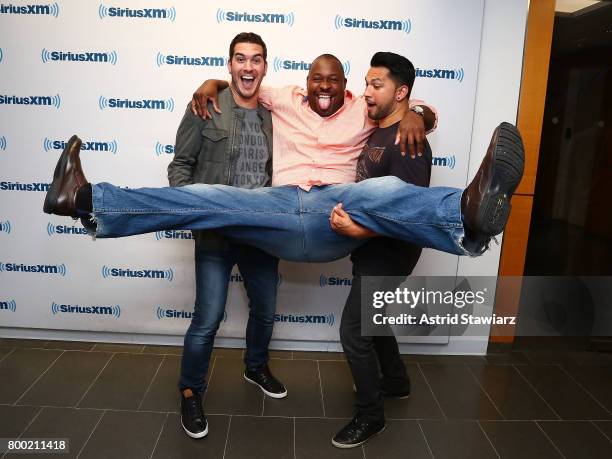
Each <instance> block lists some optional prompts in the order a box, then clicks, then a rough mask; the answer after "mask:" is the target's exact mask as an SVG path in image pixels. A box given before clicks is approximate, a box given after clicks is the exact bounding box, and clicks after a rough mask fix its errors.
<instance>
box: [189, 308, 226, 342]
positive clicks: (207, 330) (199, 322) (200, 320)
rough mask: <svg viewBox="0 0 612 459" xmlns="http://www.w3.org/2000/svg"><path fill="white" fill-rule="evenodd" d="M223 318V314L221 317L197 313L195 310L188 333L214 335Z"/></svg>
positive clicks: (201, 335)
mask: <svg viewBox="0 0 612 459" xmlns="http://www.w3.org/2000/svg"><path fill="white" fill-rule="evenodd" d="M222 320H223V315H221V317H211V316H210V315H206V314H196V313H195V312H194V314H193V316H192V318H191V324H190V325H189V329H188V330H187V334H188V335H192V336H200V337H203V336H214V335H215V333H217V330H218V329H219V325H220V324H221V321H222Z"/></svg>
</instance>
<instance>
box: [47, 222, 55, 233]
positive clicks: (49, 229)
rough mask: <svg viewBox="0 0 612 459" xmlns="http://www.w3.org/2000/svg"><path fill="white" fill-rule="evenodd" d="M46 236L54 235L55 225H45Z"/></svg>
mask: <svg viewBox="0 0 612 459" xmlns="http://www.w3.org/2000/svg"><path fill="white" fill-rule="evenodd" d="M47 234H48V235H49V236H53V235H54V234H55V225H52V224H51V222H49V223H47Z"/></svg>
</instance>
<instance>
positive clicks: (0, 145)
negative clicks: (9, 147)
mask: <svg viewBox="0 0 612 459" xmlns="http://www.w3.org/2000/svg"><path fill="white" fill-rule="evenodd" d="M0 150H6V137H4V136H3V135H0Z"/></svg>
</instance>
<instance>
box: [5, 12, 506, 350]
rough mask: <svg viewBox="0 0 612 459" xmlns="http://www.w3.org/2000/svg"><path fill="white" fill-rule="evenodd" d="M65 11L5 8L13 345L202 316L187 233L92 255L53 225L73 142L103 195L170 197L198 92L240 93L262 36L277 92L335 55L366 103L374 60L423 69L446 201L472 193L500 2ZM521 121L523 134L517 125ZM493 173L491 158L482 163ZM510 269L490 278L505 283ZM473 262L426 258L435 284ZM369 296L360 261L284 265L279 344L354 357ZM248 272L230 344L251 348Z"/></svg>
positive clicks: (230, 313) (233, 302) (174, 329)
mask: <svg viewBox="0 0 612 459" xmlns="http://www.w3.org/2000/svg"><path fill="white" fill-rule="evenodd" d="M372 5H373V4H372V2H370V1H361V0H360V1H352V2H334V3H333V4H330V2H329V1H323V0H309V1H306V0H303V1H291V2H287V1H258V2H250V1H246V0H243V1H241V0H235V1H217V2H192V1H187V0H174V1H172V0H148V1H138V0H131V1H121V2H107V1H103V2H100V1H93V0H87V1H80V2H75V1H57V2H53V3H40V4H34V3H26V2H24V1H19V0H15V1H13V2H10V3H4V2H2V3H0V30H1V32H0V82H1V93H0V116H1V120H2V123H1V125H0V247H1V251H0V323H1V324H2V325H3V326H5V327H24V328H39V329H48V330H52V329H55V330H58V329H61V330H83V331H85V330H88V331H102V332H104V331H113V332H126V333H130V334H134V333H147V334H158V335H160V334H161V335H177V336H178V335H182V334H183V333H184V331H185V329H186V327H187V326H188V323H189V318H190V316H191V310H192V304H193V299H194V275H193V241H192V239H191V235H190V233H189V232H186V231H167V232H158V233H156V234H150V235H143V236H138V237H130V238H126V239H122V240H99V241H95V242H94V241H92V240H91V239H90V238H89V237H88V236H86V235H85V232H84V230H83V229H82V228H81V227H80V226H73V225H72V223H71V221H70V220H68V219H65V218H56V217H53V216H47V215H45V214H43V213H42V211H41V208H42V202H43V197H44V192H45V191H46V189H47V188H48V186H49V180H50V177H51V173H52V170H53V167H54V164H55V162H56V160H57V158H58V155H59V154H60V152H61V150H62V148H63V147H64V141H65V140H66V139H67V138H69V137H70V135H71V134H73V133H77V134H79V135H80V137H81V138H82V139H83V140H84V143H83V153H82V161H83V163H84V166H85V170H86V171H87V172H88V179H89V180H90V181H93V182H96V181H103V180H104V181H112V182H113V183H116V184H118V185H121V186H130V187H137V186H164V185H166V184H167V179H166V166H167V165H168V163H169V162H170V161H171V160H172V155H173V151H174V146H173V143H174V136H175V131H176V129H177V127H178V124H179V121H180V119H181V116H182V114H183V111H184V108H185V106H186V104H187V102H188V100H189V99H190V94H191V93H192V92H193V90H194V88H195V87H197V86H198V85H199V84H200V82H201V81H202V80H203V79H205V78H227V77H228V73H227V69H226V63H227V55H228V45H229V42H230V41H231V39H232V37H233V36H234V35H236V34H237V33H238V32H241V31H255V32H257V33H259V34H261V35H262V37H263V38H264V40H265V41H266V43H267V45H268V54H269V57H268V65H269V67H268V75H267V77H266V79H265V81H264V83H265V84H268V85H285V84H300V85H304V84H305V79H306V74H307V71H308V68H309V62H310V61H311V60H312V59H313V58H314V57H316V56H317V55H319V54H321V53H323V52H331V53H334V54H336V55H337V56H338V57H339V58H340V60H341V61H342V62H343V64H344V68H345V71H346V74H347V77H348V88H349V89H351V90H353V91H354V92H356V93H361V91H362V90H363V86H364V84H363V77H364V75H365V73H366V71H367V68H368V62H369V58H370V57H371V55H372V54H373V53H374V52H375V51H378V50H390V51H395V52H399V53H401V54H404V55H406V56H408V57H409V58H410V59H411V60H412V61H413V63H414V64H415V67H416V68H417V80H416V83H415V88H414V91H413V97H415V98H421V99H425V100H427V101H428V102H429V103H430V104H433V105H434V106H436V107H437V109H438V111H439V113H440V124H439V127H438V129H437V131H436V132H435V133H434V134H433V135H431V136H429V140H430V142H431V144H432V147H433V151H434V168H433V185H449V186H457V187H463V186H465V183H466V179H467V175H468V166H469V163H470V161H469V159H470V145H471V136H472V130H473V126H472V124H473V119H474V107H475V94H476V87H477V78H478V69H479V53H480V48H481V33H482V30H481V29H482V24H483V10H484V0H462V1H461V7H458V5H457V2H456V1H455V0H436V1H425V0H422V1H419V0H411V1H405V0H395V1H393V0H381V1H378V2H376V7H375V8H374V7H373V6H372ZM511 121H512V120H511ZM475 154H476V155H479V156H482V155H483V154H484V150H482V151H479V152H477V153H475ZM497 261H498V260H497V257H493V258H491V259H489V260H487V261H484V262H483V263H488V265H487V268H486V269H485V273H487V274H493V275H495V274H496V272H497ZM457 270H458V260H457V257H455V256H450V255H446V254H440V253H435V252H432V251H426V252H425V253H424V255H423V257H422V259H421V261H420V263H419V266H418V269H417V273H418V274H424V275H425V274H428V275H430V274H437V275H455V274H456V273H457ZM350 283H351V276H350V264H349V262H348V261H347V260H342V261H340V262H336V263H330V264H321V265H306V264H293V263H282V265H281V277H280V279H279V285H280V289H279V297H278V314H277V316H276V319H277V323H276V327H275V332H274V337H275V339H277V340H315V341H321V342H324V341H337V340H338V325H339V320H340V311H341V309H342V306H343V303H344V300H345V298H346V294H347V292H348V288H349V286H350ZM246 316H247V307H246V296H245V293H244V289H243V286H242V277H241V275H240V273H239V272H238V271H234V273H233V275H232V279H231V288H230V294H229V298H228V307H227V313H226V317H225V320H224V322H223V324H222V327H221V329H220V332H219V336H224V337H235V338H240V337H242V336H244V324H245V320H246Z"/></svg>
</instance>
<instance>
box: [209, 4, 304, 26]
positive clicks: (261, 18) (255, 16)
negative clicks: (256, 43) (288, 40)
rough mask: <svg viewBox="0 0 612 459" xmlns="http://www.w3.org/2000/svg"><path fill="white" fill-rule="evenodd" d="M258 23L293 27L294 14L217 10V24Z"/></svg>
mask: <svg viewBox="0 0 612 459" xmlns="http://www.w3.org/2000/svg"><path fill="white" fill-rule="evenodd" d="M224 21H227V22H258V23H263V24H285V25H288V26H289V27H293V23H294V22H295V15H294V14H293V13H286V14H285V13H239V12H237V11H227V12H226V11H224V10H222V9H220V8H219V9H218V10H217V22H219V23H221V22H224Z"/></svg>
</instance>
